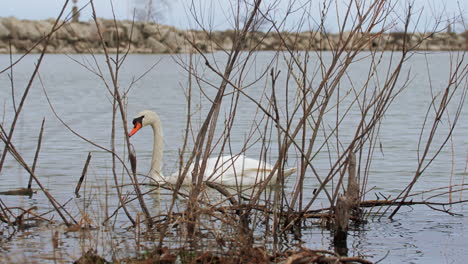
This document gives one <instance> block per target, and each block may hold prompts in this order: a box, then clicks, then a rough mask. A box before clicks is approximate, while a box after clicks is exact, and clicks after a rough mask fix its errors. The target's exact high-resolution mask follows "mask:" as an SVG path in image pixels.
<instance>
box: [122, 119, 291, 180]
mask: <svg viewBox="0 0 468 264" xmlns="http://www.w3.org/2000/svg"><path fill="white" fill-rule="evenodd" d="M145 126H151V127H152V128H153V137H154V138H153V156H152V159H151V169H150V177H151V178H153V179H154V180H155V181H156V182H158V183H162V184H164V183H169V184H175V183H176V182H177V179H178V175H179V174H178V173H174V174H172V175H171V176H169V177H164V175H163V174H162V171H161V167H162V157H163V129H162V126H161V121H160V119H159V116H158V114H156V113H155V112H153V111H151V110H144V111H142V112H140V113H139V114H138V115H137V116H136V117H135V118H134V119H133V129H132V131H130V133H129V136H130V137H132V136H133V135H135V133H136V132H138V130H140V129H141V128H142V127H145ZM193 169H194V164H193V163H192V164H190V166H189V171H188V173H187V175H191V172H192V171H193ZM272 169H273V166H272V165H271V164H268V163H266V162H263V161H259V160H255V159H251V158H247V157H245V156H244V155H234V156H221V157H219V158H218V157H216V158H209V159H208V160H207V163H206V168H205V174H204V175H203V181H204V182H213V183H217V184H222V185H227V186H235V185H255V184H257V183H260V182H262V181H263V180H265V179H266V178H267V177H268V176H269V175H270V172H271V170H272ZM294 172H296V168H291V169H286V170H284V177H285V178H286V177H288V176H290V175H291V174H293V173H294ZM276 177H277V173H275V174H274V175H273V177H272V179H271V180H270V183H271V184H275V183H276ZM190 183H191V178H190V177H185V178H184V181H183V184H184V185H188V184H190Z"/></svg>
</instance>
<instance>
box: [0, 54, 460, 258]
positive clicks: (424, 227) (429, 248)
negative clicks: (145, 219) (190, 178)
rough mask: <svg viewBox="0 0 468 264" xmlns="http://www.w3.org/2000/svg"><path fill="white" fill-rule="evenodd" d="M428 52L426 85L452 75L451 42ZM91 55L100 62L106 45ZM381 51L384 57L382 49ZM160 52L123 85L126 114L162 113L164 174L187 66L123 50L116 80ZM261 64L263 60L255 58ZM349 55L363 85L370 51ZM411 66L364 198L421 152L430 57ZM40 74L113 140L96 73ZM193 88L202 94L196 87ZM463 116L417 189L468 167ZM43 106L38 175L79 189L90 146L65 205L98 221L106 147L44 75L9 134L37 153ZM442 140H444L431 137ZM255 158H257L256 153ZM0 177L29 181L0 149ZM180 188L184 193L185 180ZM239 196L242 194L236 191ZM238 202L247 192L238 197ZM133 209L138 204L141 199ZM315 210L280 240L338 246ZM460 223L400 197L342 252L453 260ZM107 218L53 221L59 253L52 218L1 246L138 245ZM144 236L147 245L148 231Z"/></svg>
mask: <svg viewBox="0 0 468 264" xmlns="http://www.w3.org/2000/svg"><path fill="white" fill-rule="evenodd" d="M324 54H325V55H324V56H325V57H326V58H327V57H328V56H331V55H330V54H327V53H324ZM221 55H222V54H214V56H219V57H220V61H222V60H223V59H221ZM273 55H274V54H273V53H268V52H265V53H259V54H258V56H257V58H256V59H257V65H259V68H258V69H255V70H253V72H252V73H251V74H252V76H251V77H249V78H252V79H253V78H255V77H256V76H257V75H259V73H261V72H262V71H263V70H264V67H266V65H268V63H267V62H268V61H269V60H270V58H271V57H272V56H273ZM182 56H183V55H182ZM428 56H429V59H430V60H433V61H437V64H438V65H437V67H430V68H429V74H430V75H431V79H432V81H433V85H434V86H437V85H439V86H441V85H443V84H444V83H445V81H446V79H447V76H448V75H447V74H448V70H449V67H448V65H449V56H448V54H446V53H434V54H430V55H428ZM0 57H1V58H2V60H0V66H1V67H2V68H3V67H4V66H5V65H6V63H7V62H8V61H9V59H8V58H7V57H6V56H4V55H0ZM85 57H86V55H76V56H74V58H76V59H78V60H82V59H83V58H85ZM97 57H98V59H99V60H100V61H101V62H102V63H104V60H103V57H102V56H97ZM388 57H389V56H385V57H384V60H386V59H388ZM35 60H36V58H35V56H28V57H26V58H25V59H24V60H23V61H21V62H20V63H19V64H18V65H17V67H16V68H15V74H14V78H15V87H17V89H18V91H17V92H16V98H17V101H18V98H19V96H20V94H21V91H22V89H24V87H25V86H26V83H27V81H28V79H29V76H30V74H31V71H32V69H33V66H34V62H35ZM156 61H160V63H159V64H158V66H156V69H155V70H154V71H151V72H150V73H149V74H148V75H147V76H146V77H145V78H143V79H142V80H141V81H140V82H138V83H136V84H135V86H134V87H133V88H132V89H131V90H130V93H129V98H128V114H129V116H130V117H132V116H133V115H134V114H135V113H137V112H139V111H141V110H143V109H152V110H155V111H157V112H158V113H159V114H160V116H161V119H162V122H163V125H164V134H165V139H164V141H165V150H164V155H165V157H164V174H165V175H170V174H171V173H172V172H174V171H176V170H177V164H178V163H177V160H178V155H179V154H178V153H179V149H180V148H181V145H182V136H183V134H184V128H185V116H186V102H185V99H184V98H185V97H184V91H183V89H182V88H180V86H181V85H182V86H183V87H184V86H185V79H184V78H185V77H184V76H185V72H184V71H183V70H182V69H181V68H180V67H179V66H178V65H177V63H175V62H174V60H173V58H172V57H171V56H169V55H130V56H129V58H128V60H127V61H126V64H125V65H124V67H123V68H122V72H121V73H120V84H121V87H128V86H129V85H130V84H131V83H132V81H133V79H134V78H135V77H136V76H139V75H140V74H141V73H143V72H144V71H145V70H147V69H148V68H149V67H150V66H151V65H152V64H154V63H155V62H156ZM262 65H265V66H264V67H263V68H262ZM355 65H356V66H354V67H351V69H350V71H349V72H348V74H349V75H350V76H351V77H352V78H354V79H355V85H358V84H359V82H360V81H362V78H364V77H365V76H362V74H360V72H361V71H362V68H363V67H364V68H367V66H366V60H361V61H359V62H356V63H355ZM282 66H284V65H279V67H282ZM406 67H407V68H405V69H404V70H405V71H407V70H408V69H409V68H411V69H412V72H413V73H414V76H413V80H412V82H411V85H410V87H408V88H407V89H406V90H404V91H403V92H402V94H401V95H400V96H399V97H398V98H397V99H396V100H395V102H394V106H393V107H391V108H390V110H389V112H388V114H387V116H386V117H385V119H384V120H383V123H382V127H381V129H380V132H381V135H380V137H379V141H380V142H379V143H380V144H381V145H382V149H381V151H380V152H379V153H378V154H376V155H375V159H374V161H373V164H372V168H371V172H370V173H371V177H370V179H369V184H368V186H369V187H374V186H375V188H374V189H373V190H372V191H371V192H370V193H369V194H367V197H366V198H368V199H374V198H375V197H374V193H379V192H380V193H383V194H385V195H392V196H395V195H397V194H398V193H399V191H401V188H402V186H405V185H406V184H407V183H408V182H409V181H410V180H411V178H412V177H413V175H414V170H415V168H416V161H417V155H416V152H415V151H416V150H417V148H418V136H419V133H420V127H421V122H422V120H423V117H424V115H425V113H426V112H425V109H427V106H428V105H429V103H430V91H429V86H428V73H427V70H426V66H425V57H424V56H422V55H417V54H416V55H415V56H413V57H412V58H411V60H410V61H409V64H408V65H407V66H406ZM40 74H41V78H42V80H43V82H44V86H45V89H46V91H47V93H48V96H49V97H50V99H51V102H52V103H53V105H54V107H55V108H56V111H57V112H58V113H59V115H60V116H61V117H62V118H63V119H64V121H65V122H67V124H69V125H70V126H71V127H72V128H73V129H75V130H76V131H77V132H78V133H80V134H81V135H83V136H84V137H86V138H88V139H90V140H92V141H93V142H96V143H98V144H101V145H103V146H106V147H107V146H109V142H110V136H111V135H110V127H111V122H112V115H111V109H112V101H111V100H110V98H111V97H110V96H109V93H108V91H107V89H106V87H105V86H104V84H103V83H102V81H101V80H100V79H99V78H97V77H96V76H94V75H93V74H90V73H89V72H88V71H87V70H86V69H84V68H83V67H81V66H80V65H78V64H76V63H74V62H73V61H72V60H70V59H69V58H67V57H65V56H62V55H48V56H46V59H45V61H44V63H43V66H42V67H41V70H40ZM205 74H206V75H207V78H214V76H210V75H209V73H205ZM281 78H284V76H281V75H280V79H279V80H278V83H281V81H284V79H283V80H282V79H281ZM260 86H262V85H260ZM343 86H346V84H343ZM0 87H4V89H3V91H4V92H2V93H0V103H1V104H2V108H3V109H6V111H5V113H4V114H3V115H2V118H4V120H5V122H4V123H5V124H9V122H10V120H11V119H12V118H13V112H12V111H11V109H12V100H11V95H10V89H9V87H10V81H9V79H8V77H7V76H6V75H5V74H3V75H0ZM7 88H8V89H7ZM436 88H437V87H436ZM343 89H346V88H343ZM246 91H247V92H248V93H249V94H250V95H251V96H253V97H256V96H259V95H260V94H261V92H262V89H261V87H250V88H248V89H247V90H246ZM205 92H206V93H207V94H208V95H210V94H213V93H214V92H215V91H214V89H213V88H211V87H205ZM197 96H198V95H197ZM278 96H279V101H280V105H281V100H284V98H282V97H281V96H282V95H278ZM194 97H196V96H194ZM283 97H284V95H283ZM196 98H201V96H198V97H196ZM283 102H284V101H283ZM194 104H195V105H196V109H197V112H196V113H195V114H194V116H193V121H194V124H199V122H200V120H201V117H202V116H203V113H205V111H207V109H206V106H204V104H203V102H202V101H200V100H199V101H196V102H194ZM239 107H240V108H241V109H243V110H242V111H239V112H238V115H237V116H236V120H238V122H237V123H236V126H234V128H233V132H232V133H231V134H232V135H231V144H232V146H233V148H234V150H233V151H234V152H236V151H239V149H240V148H241V147H242V142H244V140H245V138H246V137H247V135H248V132H246V131H249V130H250V129H251V125H252V113H253V112H255V111H254V110H252V111H250V109H253V107H254V105H253V104H249V103H248V102H244V101H241V102H240V105H239ZM408 113H410V114H408ZM356 115H357V114H356ZM467 116H468V113H467V109H464V110H463V113H462V115H461V120H460V121H459V124H458V130H457V131H456V132H455V134H454V137H453V141H451V142H450V144H451V148H447V149H444V150H443V151H442V153H441V155H440V157H439V159H438V160H436V161H435V162H434V164H433V165H432V166H431V167H430V168H429V169H428V170H427V171H426V172H425V174H424V176H423V177H422V178H421V180H420V182H419V183H418V185H417V186H416V190H427V189H431V188H435V187H440V186H446V185H447V184H448V182H449V177H450V172H451V171H452V170H453V172H454V173H453V175H454V178H453V182H454V183H460V182H461V179H462V178H463V177H465V176H466V172H464V166H465V162H466V153H467V146H468V137H467V136H466V135H468V122H467V120H465V119H466V117H467ZM44 117H45V118H46V125H45V132H44V139H43V146H42V150H41V155H40V158H39V162H38V167H37V170H36V172H37V175H38V176H39V177H40V180H41V182H42V183H43V184H44V186H45V187H46V188H47V189H48V190H49V191H50V192H51V193H52V194H53V196H54V197H56V198H57V199H58V200H59V201H60V202H61V203H65V202H66V201H67V200H68V199H70V198H72V197H74V194H73V191H74V188H75V184H76V182H77V181H78V179H79V177H80V175H81V171H82V169H83V166H84V162H85V160H86V157H87V154H88V152H92V160H91V163H90V167H89V170H88V176H87V178H86V182H85V184H84V186H83V188H82V197H81V198H80V199H76V198H74V199H73V200H72V201H71V202H70V203H72V204H74V205H75V206H71V207H75V208H78V209H74V211H72V212H71V213H72V215H74V216H79V215H80V211H81V212H83V211H85V212H87V214H89V215H91V216H92V219H93V220H94V221H95V223H94V225H95V226H99V223H102V222H103V221H104V220H105V219H107V217H108V216H110V215H112V214H113V213H114V210H115V208H116V207H117V206H118V199H116V197H115V192H116V190H115V188H114V180H113V174H112V167H111V165H112V163H111V155H110V154H109V153H106V152H105V151H102V150H100V149H97V148H95V147H93V146H91V145H89V144H87V143H85V142H83V141H82V140H80V139H78V138H77V137H75V136H74V135H72V134H71V133H70V132H69V131H67V129H65V128H64V127H63V126H62V125H61V124H60V123H59V122H58V120H56V119H55V118H54V117H53V115H52V112H51V110H50V108H49V106H48V104H47V101H46V98H45V96H44V92H43V91H42V88H41V86H40V84H39V82H36V83H35V84H34V85H33V87H32V89H31V92H30V95H29V97H28V100H27V101H26V104H25V107H24V110H23V113H22V117H21V118H20V120H19V122H18V125H17V128H16V132H15V136H14V142H15V144H16V147H17V148H18V150H19V151H20V153H22V155H23V156H24V158H25V160H26V161H27V162H32V160H33V157H34V151H35V148H36V143H37V136H38V134H39V128H40V124H41V122H42V119H43V118H44ZM355 121H356V118H355V116H354V115H353V114H351V115H350V117H349V119H347V120H344V122H343V124H342V129H343V132H342V133H343V137H344V139H346V137H347V134H346V133H347V132H346V131H347V129H349V133H348V134H349V135H350V136H351V135H352V133H353V131H354V130H353V129H354V123H353V122H355ZM197 122H198V123H197ZM445 128H446V127H445ZM441 129H444V127H442V128H441ZM119 133H120V135H121V134H122V131H121V128H120V127H118V131H117V134H119ZM139 133H140V135H139V136H138V137H135V138H132V143H133V144H134V146H135V149H136V152H137V156H138V161H139V163H138V170H139V172H141V173H144V172H146V171H148V169H149V167H150V164H149V163H150V159H151V147H150V146H151V145H152V142H150V141H151V139H152V135H151V131H150V129H146V130H141V132H139ZM437 140H442V139H441V138H436V141H437ZM117 143H118V144H119V145H118V146H117V149H118V150H122V149H123V146H122V145H121V144H122V142H119V141H118V142H117ZM236 148H237V149H236ZM272 148H273V149H272V150H271V155H272V157H271V158H272V159H274V155H275V154H274V153H277V151H275V149H274V145H272ZM249 151H250V155H252V153H253V155H256V153H260V151H261V150H260V149H259V147H258V146H255V145H254V146H253V147H252V148H251V149H250V150H249ZM248 154H249V153H248ZM253 157H254V158H255V156H253ZM295 163H296V162H295V160H294V155H292V156H291V157H290V159H289V164H288V166H290V167H293V166H295V165H297V164H295ZM314 164H315V165H316V167H317V169H318V170H319V173H326V171H327V169H328V168H329V164H328V158H327V156H326V154H324V156H323V157H322V156H321V155H319V156H318V157H317V158H316V159H315V160H314ZM452 164H453V168H452ZM1 177H2V181H1V182H0V191H4V190H9V189H12V188H19V187H24V186H25V185H26V184H27V175H26V173H25V171H24V170H23V169H22V168H21V167H20V166H18V165H17V164H16V163H15V162H14V160H13V158H12V157H11V156H8V157H7V161H6V166H5V168H4V170H3V171H2V175H1ZM287 184H288V186H289V189H288V191H290V190H291V189H290V188H292V185H293V184H294V177H291V179H289V180H288V182H287ZM305 186H306V192H305V194H306V195H305V197H304V201H307V200H308V199H309V198H310V197H311V195H312V192H313V189H314V188H316V187H317V182H316V180H315V178H314V177H313V176H311V177H310V178H308V179H307V181H306V183H305ZM145 188H146V187H145ZM148 189H149V188H148ZM125 191H131V190H130V189H128V190H125ZM184 191H185V192H187V190H184ZM243 194H244V196H245V197H246V198H247V197H249V196H250V192H249V190H246V191H245V192H244V193H243ZM268 195H270V194H268V192H267V194H266V196H268ZM171 196H172V193H171V192H170V191H168V190H160V191H158V192H153V193H151V194H150V195H149V196H147V200H148V201H147V202H148V206H149V207H150V208H151V213H152V215H157V214H162V215H164V214H165V213H166V212H167V211H168V209H169V204H168V201H169V200H170V199H171ZM203 197H204V198H206V199H207V203H211V204H221V203H223V202H224V203H229V201H227V199H226V197H225V196H224V195H221V194H220V193H219V192H217V191H213V190H211V191H210V190H207V191H206V192H205V193H204V194H203ZM0 198H1V199H2V202H3V203H4V204H7V205H8V206H9V207H23V208H31V207H34V206H36V207H38V209H37V211H38V212H46V211H48V210H49V209H50V204H49V203H48V201H47V199H46V197H45V196H44V195H43V194H42V193H41V192H38V194H37V195H35V196H33V198H31V199H29V198H27V197H13V196H2V197H0ZM236 199H238V197H237V196H236ZM441 199H442V198H441ZM444 199H445V198H444ZM242 200H243V199H241V201H242ZM243 201H248V200H247V199H244V200H243ZM444 201H446V200H444ZM177 206H180V207H183V203H179V204H178V205H177ZM326 206H327V205H326V203H324V204H322V203H321V200H320V199H319V200H318V201H317V203H316V204H315V205H314V208H321V207H326ZM130 209H131V210H134V211H139V208H138V206H135V207H134V208H130ZM179 209H180V208H176V209H175V210H176V211H177V210H179ZM454 211H455V212H459V213H464V212H466V209H464V207H463V206H458V207H455V208H454ZM57 220H58V219H57ZM257 221H259V220H257ZM317 221H318V220H316V219H310V220H308V221H306V223H305V226H304V228H303V229H302V232H300V236H297V234H287V235H286V236H285V237H283V238H282V239H284V242H283V243H284V245H285V247H287V246H288V245H290V243H291V241H296V243H299V242H300V241H302V242H304V243H305V246H306V247H309V248H317V249H327V250H333V248H332V243H331V241H332V236H333V235H332V234H331V232H330V231H328V230H325V229H321V228H318V227H317V225H315V223H316V222H317ZM259 223H260V222H259ZM466 224H468V220H467V218H465V217H459V216H449V215H446V214H444V213H442V212H437V211H433V210H431V209H429V208H427V207H424V206H414V207H411V208H404V209H403V210H402V211H401V212H400V213H399V214H398V215H397V216H396V218H395V220H394V221H390V220H388V219H387V218H385V217H383V218H380V219H379V218H375V221H371V222H369V223H367V224H365V225H361V226H359V227H356V228H355V229H354V230H352V232H350V235H349V237H348V247H349V255H354V256H364V257H366V258H370V259H372V260H374V261H377V260H379V259H380V258H383V257H385V256H386V259H385V261H384V263H400V262H401V261H402V260H404V261H405V262H407V263H410V262H414V263H416V262H428V263H429V262H432V263H440V262H443V263H445V262H450V263H451V262H459V261H460V258H461V257H463V256H464V255H465V252H466V251H465V250H464V246H463V245H466V243H465V240H466V239H467V236H468V232H467V231H466V230H465V229H464V225H466ZM109 225H112V226H115V227H116V230H117V231H116V232H106V230H105V228H104V227H101V228H100V229H98V230H92V231H89V234H88V235H89V239H85V240H78V239H77V238H79V237H81V236H80V235H79V234H78V233H73V232H62V231H63V230H62V231H61V232H60V234H63V236H62V237H61V238H60V239H61V242H62V244H61V247H60V249H57V251H55V252H54V251H53V249H52V247H51V246H50V243H52V242H51V241H52V238H53V236H54V230H55V229H57V230H60V229H63V228H64V227H61V226H59V227H53V229H52V230H51V229H50V227H48V226H41V227H40V228H39V229H38V230H34V231H32V232H29V231H24V232H19V233H18V234H19V235H18V236H17V237H16V239H14V240H11V241H8V242H6V240H7V236H8V234H4V235H3V237H2V240H3V241H5V242H4V243H1V246H2V249H1V253H2V256H5V257H6V256H7V255H8V259H21V257H23V256H24V257H32V256H37V255H42V257H44V258H45V259H51V258H52V257H53V256H54V254H62V255H63V256H65V255H66V257H64V258H65V259H68V260H76V259H77V258H78V256H80V255H81V254H82V253H83V252H82V249H83V248H85V246H92V244H93V243H94V244H95V246H96V247H98V248H100V250H102V252H107V253H108V254H110V255H112V252H118V251H119V250H120V252H121V253H119V254H124V253H122V252H124V251H125V252H127V253H129V254H130V253H131V252H132V250H136V249H135V248H134V245H135V243H134V241H135V240H136V237H137V236H136V235H135V232H134V231H128V230H127V229H126V228H127V227H128V221H127V219H126V216H125V215H124V214H123V213H122V212H120V211H119V213H118V215H117V217H116V220H112V223H109ZM228 227H229V226H228V225H226V226H220V228H228ZM258 228H262V225H261V224H258ZM233 232H234V231H233ZM169 235H173V238H174V241H178V237H177V234H169ZM109 237H112V239H113V240H115V244H113V245H109V244H106V243H104V242H103V241H106V239H107V238H109ZM263 239H264V238H263ZM295 239H296V240H295ZM297 239H299V240H300V241H298V240H297ZM179 242H180V241H179ZM145 243H148V245H149V244H151V242H149V241H147V242H145ZM280 244H281V243H280ZM110 257H111V256H110ZM109 259H110V258H109Z"/></svg>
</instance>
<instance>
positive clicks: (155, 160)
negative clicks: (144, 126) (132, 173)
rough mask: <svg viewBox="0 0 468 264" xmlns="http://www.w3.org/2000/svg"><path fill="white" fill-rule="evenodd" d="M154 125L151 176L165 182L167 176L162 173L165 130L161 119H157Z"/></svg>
mask: <svg viewBox="0 0 468 264" xmlns="http://www.w3.org/2000/svg"><path fill="white" fill-rule="evenodd" d="M151 126H152V127H153V134H154V135H153V137H154V140H153V157H152V159H151V170H150V176H151V177H153V179H155V180H156V181H157V182H165V180H166V179H165V178H164V176H163V174H162V160H163V149H164V145H163V144H164V141H163V131H162V126H161V121H160V120H159V119H156V120H155V122H153V123H152V124H151Z"/></svg>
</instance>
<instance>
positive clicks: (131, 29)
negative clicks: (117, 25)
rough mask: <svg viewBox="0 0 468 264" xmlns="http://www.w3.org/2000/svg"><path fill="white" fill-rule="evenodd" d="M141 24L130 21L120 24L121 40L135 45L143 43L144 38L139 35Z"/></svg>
mask: <svg viewBox="0 0 468 264" xmlns="http://www.w3.org/2000/svg"><path fill="white" fill-rule="evenodd" d="M142 27H143V26H142V24H141V23H138V22H135V23H133V22H132V21H123V22H122V24H121V28H122V32H123V36H124V37H123V40H125V41H128V40H130V41H131V42H132V43H137V42H140V41H143V39H144V37H143V34H142V33H141V28H142Z"/></svg>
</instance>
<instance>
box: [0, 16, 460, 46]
mask: <svg viewBox="0 0 468 264" xmlns="http://www.w3.org/2000/svg"><path fill="white" fill-rule="evenodd" d="M98 22H99V24H100V27H101V30H102V33H103V38H104V40H105V44H106V46H107V47H108V49H109V52H112V53H115V52H117V51H118V50H120V52H125V51H126V49H127V48H129V52H130V53H187V52H193V51H194V46H196V47H197V49H199V50H200V51H203V52H215V51H218V50H229V49H231V48H232V45H233V36H234V31H232V30H227V31H213V32H210V33H209V34H207V33H206V32H203V31H195V30H179V29H176V28H175V27H172V26H167V25H160V24H154V23H142V22H135V23H132V21H117V23H116V24H117V27H116V26H115V25H116V24H115V23H114V21H113V20H106V19H98ZM53 24H54V20H52V19H48V20H38V21H31V20H19V19H16V18H13V17H8V18H0V53H3V54H7V53H10V49H11V52H12V53H25V52H27V51H28V50H31V49H32V50H31V52H33V53H38V52H40V51H41V48H42V45H37V46H36V47H34V45H35V44H36V43H37V42H38V41H40V40H41V39H42V38H43V37H44V35H45V34H47V33H48V32H50V30H51V28H52V26H53ZM348 36H349V33H343V35H342V36H341V40H343V39H347V37H348ZM361 36H362V35H361ZM281 38H282V39H283V40H284V41H282V40H281ZM404 38H405V35H404V34H403V33H399V32H395V33H388V34H383V35H382V36H379V37H376V35H372V34H367V35H365V36H364V38H359V37H355V38H354V39H355V40H358V39H359V41H360V42H359V43H357V42H356V41H354V43H353V41H350V42H349V43H348V45H347V47H349V48H350V49H351V47H352V46H353V44H354V45H356V44H358V45H360V46H362V48H363V49H364V50H370V49H373V50H401V49H402V48H403V45H404V43H405V41H404V40H405V39H404ZM339 42H340V35H339V34H327V35H324V34H320V33H317V32H300V33H281V36H280V35H279V34H278V33H275V32H270V33H268V34H267V33H264V32H252V33H250V34H249V36H248V39H247V40H246V42H245V46H244V48H245V49H250V48H255V49H256V50H286V49H288V48H290V49H294V50H330V49H333V48H334V47H335V46H336V45H337V43H339ZM406 45H407V47H411V48H414V49H415V50H428V51H443V50H468V32H464V33H461V34H456V33H424V34H423V33H415V34H409V35H407V36H406ZM33 47H34V48H33ZM47 52H48V53H69V54H73V53H102V52H103V49H102V47H101V41H100V39H99V34H98V31H97V29H96V25H95V23H94V21H89V22H75V23H67V24H65V25H64V26H63V27H61V28H60V29H59V30H58V31H57V32H56V33H55V34H54V35H53V37H52V39H51V41H50V45H49V47H48V50H47Z"/></svg>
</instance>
